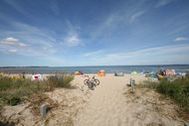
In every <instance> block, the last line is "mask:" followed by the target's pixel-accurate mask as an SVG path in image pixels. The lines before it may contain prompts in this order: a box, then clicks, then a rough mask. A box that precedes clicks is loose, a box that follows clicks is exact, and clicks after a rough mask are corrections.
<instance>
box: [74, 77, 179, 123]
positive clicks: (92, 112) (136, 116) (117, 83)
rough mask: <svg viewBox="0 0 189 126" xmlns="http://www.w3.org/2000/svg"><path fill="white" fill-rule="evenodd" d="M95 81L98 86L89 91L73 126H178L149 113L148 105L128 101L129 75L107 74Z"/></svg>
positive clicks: (169, 120)
mask: <svg viewBox="0 0 189 126" xmlns="http://www.w3.org/2000/svg"><path fill="white" fill-rule="evenodd" d="M135 78H136V79H138V80H140V81H141V79H142V77H135ZM99 79H100V81H101V85H100V86H99V87H97V88H96V89H95V90H94V91H92V95H91V97H90V99H89V102H88V104H86V106H85V108H84V109H83V110H81V111H80V112H79V113H78V115H77V117H76V118H75V121H74V126H143V125H144V126H146V125H152V126H156V125H171V126H174V125H179V123H177V122H175V121H174V120H171V119H168V118H162V117H161V115H159V114H158V113H157V112H151V110H150V108H151V107H152V106H146V105H142V104H141V103H133V102H128V99H127V98H126V96H125V95H124V93H125V92H126V91H127V90H128V88H129V87H127V86H126V84H127V83H129V79H130V75H126V76H125V77H113V76H112V75H108V76H106V77H105V78H99ZM143 79H144V78H143ZM138 80H136V81H138ZM149 113H150V114H149Z"/></svg>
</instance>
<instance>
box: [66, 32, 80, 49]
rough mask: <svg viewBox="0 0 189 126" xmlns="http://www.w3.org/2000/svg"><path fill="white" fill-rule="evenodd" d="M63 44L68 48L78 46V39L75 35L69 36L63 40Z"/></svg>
mask: <svg viewBox="0 0 189 126" xmlns="http://www.w3.org/2000/svg"><path fill="white" fill-rule="evenodd" d="M64 41H65V43H66V44H67V45H68V46H69V47H74V46H78V45H79V44H80V39H79V37H78V35H77V34H70V35H68V36H67V37H66V38H65V40H64Z"/></svg>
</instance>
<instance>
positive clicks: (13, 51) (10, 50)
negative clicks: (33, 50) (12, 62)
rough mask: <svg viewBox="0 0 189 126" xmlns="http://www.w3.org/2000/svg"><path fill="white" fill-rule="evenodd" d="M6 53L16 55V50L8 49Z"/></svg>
mask: <svg viewBox="0 0 189 126" xmlns="http://www.w3.org/2000/svg"><path fill="white" fill-rule="evenodd" d="M8 52H10V53H16V52H17V50H16V49H9V50H8Z"/></svg>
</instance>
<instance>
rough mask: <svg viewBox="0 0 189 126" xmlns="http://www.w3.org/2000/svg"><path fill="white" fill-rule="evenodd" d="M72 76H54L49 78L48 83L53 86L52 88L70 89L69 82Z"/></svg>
mask: <svg viewBox="0 0 189 126" xmlns="http://www.w3.org/2000/svg"><path fill="white" fill-rule="evenodd" d="M73 79H74V78H73V76H70V75H55V76H49V77H48V82H49V84H50V85H54V87H63V88H70V87H71V84H70V82H71V81H72V80H73Z"/></svg>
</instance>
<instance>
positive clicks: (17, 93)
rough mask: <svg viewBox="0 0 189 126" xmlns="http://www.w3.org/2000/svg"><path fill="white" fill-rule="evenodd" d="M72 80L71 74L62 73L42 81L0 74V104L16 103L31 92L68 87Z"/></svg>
mask: <svg viewBox="0 0 189 126" xmlns="http://www.w3.org/2000/svg"><path fill="white" fill-rule="evenodd" d="M72 80H73V76H69V75H64V74H62V75H56V76H50V77H48V78H47V80H43V81H31V80H29V79H23V78H15V77H13V78H12V77H8V76H0V106H1V107H2V106H4V105H6V104H8V105H17V104H19V103H20V102H21V101H23V100H24V99H26V98H28V97H29V96H32V95H33V94H40V93H42V92H46V91H52V90H53V89H54V88H55V87H63V88H70V87H71V85H70V82H71V81H72Z"/></svg>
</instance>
